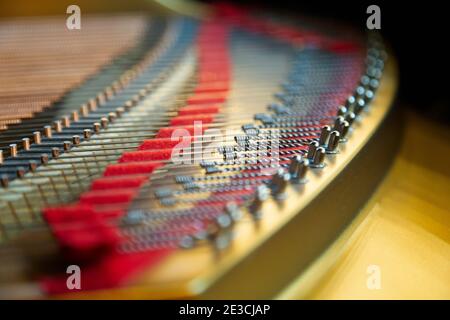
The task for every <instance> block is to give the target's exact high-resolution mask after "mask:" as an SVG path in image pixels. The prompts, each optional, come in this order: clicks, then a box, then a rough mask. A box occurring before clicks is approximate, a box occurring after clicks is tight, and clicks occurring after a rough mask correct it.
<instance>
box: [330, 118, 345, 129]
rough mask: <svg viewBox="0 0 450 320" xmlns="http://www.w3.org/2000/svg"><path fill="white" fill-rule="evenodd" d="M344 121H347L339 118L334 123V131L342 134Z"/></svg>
mask: <svg viewBox="0 0 450 320" xmlns="http://www.w3.org/2000/svg"><path fill="white" fill-rule="evenodd" d="M344 121H345V119H344V117H343V116H339V117H337V118H336V120H335V121H334V126H333V130H337V131H339V132H340V131H341V127H342V125H343V123H344Z"/></svg>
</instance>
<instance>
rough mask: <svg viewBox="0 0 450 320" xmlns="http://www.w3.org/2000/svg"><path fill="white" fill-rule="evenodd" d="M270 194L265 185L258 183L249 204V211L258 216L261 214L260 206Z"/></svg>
mask: <svg viewBox="0 0 450 320" xmlns="http://www.w3.org/2000/svg"><path fill="white" fill-rule="evenodd" d="M269 195H270V190H269V188H267V187H266V185H264V184H263V185H260V186H258V187H257V188H256V194H255V198H254V200H253V202H252V204H251V205H250V208H249V209H250V213H251V214H252V215H253V216H254V217H255V218H259V217H260V216H261V207H262V205H263V203H264V201H266V200H267V198H268V197H269Z"/></svg>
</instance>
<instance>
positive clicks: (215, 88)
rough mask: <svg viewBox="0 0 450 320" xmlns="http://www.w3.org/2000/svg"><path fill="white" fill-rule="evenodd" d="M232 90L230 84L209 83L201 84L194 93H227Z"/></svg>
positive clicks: (222, 82)
mask: <svg viewBox="0 0 450 320" xmlns="http://www.w3.org/2000/svg"><path fill="white" fill-rule="evenodd" d="M229 89H230V86H229V85H228V82H225V81H220V82H209V83H201V84H198V85H197V86H196V87H195V89H194V92H195V93H205V92H226V91H228V90H229Z"/></svg>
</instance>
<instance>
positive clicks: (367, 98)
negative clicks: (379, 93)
mask: <svg viewBox="0 0 450 320" xmlns="http://www.w3.org/2000/svg"><path fill="white" fill-rule="evenodd" d="M373 97H374V94H373V91H372V90H366V92H365V94H364V100H365V101H366V103H369V102H370V101H372V99H373Z"/></svg>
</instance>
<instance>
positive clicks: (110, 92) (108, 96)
mask: <svg viewBox="0 0 450 320" xmlns="http://www.w3.org/2000/svg"><path fill="white" fill-rule="evenodd" d="M114 92H115V91H114V88H113V87H112V86H108V87H106V89H105V98H106V100H111V99H112V98H113V97H114Z"/></svg>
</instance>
